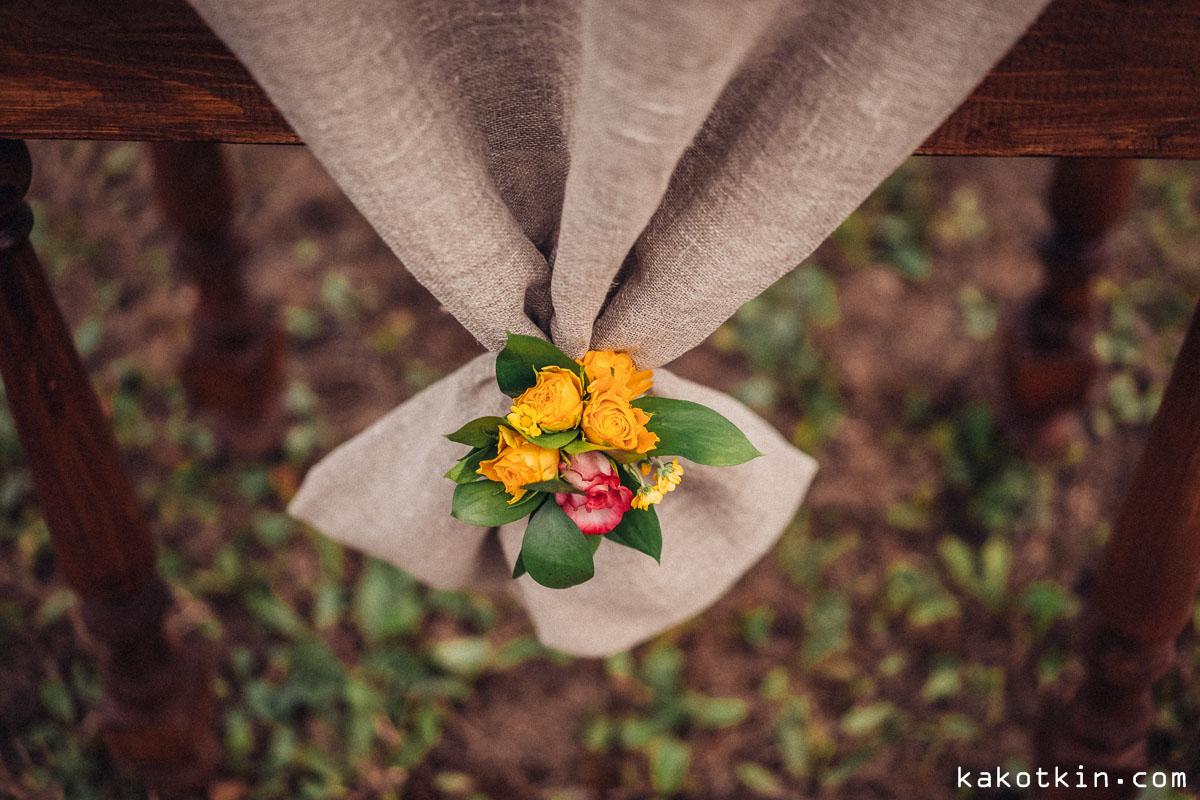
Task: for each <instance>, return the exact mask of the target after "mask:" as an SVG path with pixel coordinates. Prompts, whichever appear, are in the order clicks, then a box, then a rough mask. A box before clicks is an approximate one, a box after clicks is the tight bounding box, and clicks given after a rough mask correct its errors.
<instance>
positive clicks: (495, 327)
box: [192, 0, 1045, 655]
mask: <svg viewBox="0 0 1200 800" xmlns="http://www.w3.org/2000/svg"><path fill="white" fill-rule="evenodd" d="M192 2H193V4H194V5H195V6H196V8H197V9H198V10H199V12H200V13H201V15H202V16H203V17H204V19H205V20H206V21H207V22H208V24H209V25H210V26H211V27H212V28H213V29H214V30H215V31H216V32H217V34H218V35H219V36H221V38H223V39H224V40H225V42H226V43H227V44H228V45H229V46H230V48H231V49H232V50H233V52H234V53H235V54H236V55H237V56H238V57H239V58H240V59H241V60H242V61H243V62H244V63H245V64H246V65H247V67H248V68H249V69H250V70H251V72H252V73H253V74H254V75H255V77H256V78H257V79H258V81H259V82H260V83H261V84H262V86H263V88H264V89H265V90H266V92H267V94H268V95H270V97H271V99H272V100H273V101H274V102H275V103H276V104H277V105H278V106H279V108H280V110H281V111H282V112H283V114H284V115H285V116H286V117H287V119H288V121H289V122H290V123H291V124H292V125H293V126H294V128H295V129H296V131H297V132H298V133H299V134H300V135H301V136H302V137H303V138H304V140H305V142H307V143H308V145H309V147H310V148H311V149H312V151H313V152H314V153H315V154H316V156H317V157H318V158H319V159H320V160H321V161H322V163H323V164H324V165H325V167H326V168H327V169H328V170H329V173H330V174H331V175H332V176H333V178H334V179H335V180H336V181H337V182H338V183H339V184H340V185H341V187H342V189H343V190H344V191H345V192H346V194H347V195H348V196H349V197H350V199H351V200H352V201H353V202H354V203H355V204H356V205H357V206H358V208H359V209H360V210H361V211H362V213H363V214H364V215H365V216H366V217H367V219H368V220H369V221H370V222H371V223H372V224H373V225H374V226H375V228H376V230H378V232H379V233H380V235H381V236H382V237H383V238H384V240H385V241H386V242H387V243H388V244H389V245H390V246H391V248H392V249H393V250H394V251H395V252H396V254H397V255H398V256H399V257H400V259H401V261H402V262H403V263H404V265H405V266H406V267H407V268H408V269H409V270H410V271H411V272H412V273H413V275H415V276H416V277H417V278H418V279H419V280H420V281H421V282H422V283H423V284H424V285H425V286H427V287H428V288H429V289H430V291H432V292H433V294H434V295H435V296H436V297H437V298H438V299H439V300H440V301H441V302H442V303H443V304H444V305H445V307H446V308H447V309H448V310H449V311H450V312H451V313H453V314H454V315H455V316H456V317H457V318H458V319H459V320H460V321H461V322H462V324H463V325H465V326H466V327H467V328H468V329H469V330H470V331H471V332H472V333H473V334H474V335H475V336H476V338H478V339H479V341H480V342H482V343H483V344H484V345H486V346H487V347H489V348H491V349H492V350H497V349H499V348H500V347H501V346H503V343H504V338H505V332H506V331H513V332H516V333H524V334H532V335H546V334H549V335H550V338H551V339H552V340H553V341H554V342H555V343H556V344H557V345H558V346H559V347H561V348H562V349H563V350H565V351H566V352H567V353H568V354H570V355H573V356H579V355H581V354H582V353H583V351H584V350H586V349H588V348H589V347H591V348H593V349H620V350H625V351H627V352H629V353H631V354H632V355H633V357H634V359H635V361H636V362H637V363H638V365H639V366H640V367H643V368H646V367H651V368H653V367H658V366H659V365H661V364H663V363H665V362H667V361H669V360H671V359H672V358H674V357H676V356H678V355H680V354H681V353H683V352H685V351H687V350H688V349H690V348H691V347H693V346H695V345H696V344H697V343H699V342H700V341H701V340H702V339H703V338H704V337H705V336H707V335H708V334H709V333H710V332H711V331H712V330H713V329H715V328H716V327H717V326H718V325H719V324H720V323H721V322H722V321H723V320H725V319H726V318H727V317H729V315H730V314H732V313H733V312H734V311H735V310H736V309H737V307H738V306H739V305H741V304H742V303H743V302H745V301H746V300H749V299H750V298H752V297H754V296H755V295H756V294H758V293H759V292H760V291H762V290H763V289H764V288H766V287H767V286H768V285H770V284H771V283H772V282H773V281H775V280H776V279H777V278H779V277H780V276H781V275H783V274H784V273H785V272H787V271H788V270H790V269H792V268H793V267H794V266H796V264H798V263H799V262H800V261H801V260H802V259H803V258H804V257H805V256H806V255H807V254H808V253H809V252H810V251H811V250H812V249H813V248H814V247H815V246H816V245H817V244H818V243H819V242H820V241H821V240H822V239H823V238H824V237H825V236H826V235H828V233H829V232H830V231H831V230H832V229H833V228H834V227H835V226H836V225H837V224H838V222H840V221H841V220H842V219H843V218H844V217H845V216H846V215H847V214H849V213H850V212H851V211H852V210H853V209H854V208H855V206H856V205H858V203H860V202H861V201H862V200H863V198H865V197H866V195H867V194H868V193H869V192H870V191H871V190H872V189H873V188H874V187H875V186H876V185H877V184H878V183H879V182H880V181H881V180H882V179H883V178H884V177H886V176H887V175H888V174H889V173H890V172H891V171H892V170H893V169H894V168H895V167H896V166H897V165H898V164H899V162H900V161H901V160H903V159H904V157H905V156H907V155H908V154H909V153H911V152H912V151H913V149H915V148H916V146H917V145H919V144H920V143H921V141H922V140H923V139H924V138H925V137H926V136H927V135H928V134H929V133H930V132H932V131H933V130H934V128H936V126H937V125H938V123H939V122H940V121H941V120H942V119H944V118H945V117H946V116H947V115H948V114H949V112H950V111H952V110H953V109H954V107H955V106H956V105H957V104H958V103H959V102H960V100H961V99H962V98H963V97H964V96H965V95H966V94H967V93H968V92H969V91H970V90H971V89H972V88H973V87H974V85H975V84H976V83H977V82H978V81H979V79H980V78H981V77H982V76H983V75H984V74H985V73H986V71H987V70H988V68H989V67H990V66H991V65H992V64H993V63H994V62H995V61H996V60H998V59H999V58H1000V56H1001V55H1003V53H1004V52H1005V50H1006V49H1007V48H1008V47H1009V46H1010V44H1011V43H1012V42H1013V41H1014V40H1015V39H1016V38H1017V37H1018V36H1019V35H1020V33H1021V32H1022V31H1023V30H1024V29H1025V28H1026V27H1027V26H1028V25H1029V24H1030V23H1031V22H1032V20H1033V19H1034V17H1035V15H1036V13H1037V12H1038V11H1039V10H1040V9H1041V7H1042V6H1043V5H1044V3H1045V0H1006V2H995V0H842V1H841V2H837V1H836V0H796V1H795V2H781V1H780V0H754V1H747V2H736V1H735V0H465V1H464V2H454V1H453V0H192ZM543 332H544V333H543ZM493 363H494V358H493V357H492V356H490V355H489V356H481V357H480V358H478V359H476V360H475V361H473V362H471V363H470V364H468V365H467V366H465V367H463V368H462V369H461V370H459V371H457V372H455V373H454V374H452V375H450V376H449V377H448V378H446V379H444V380H442V381H441V382H439V383H437V384H435V385H434V386H432V387H430V388H429V389H426V390H425V391H423V392H422V393H420V394H419V395H417V396H416V397H414V398H412V399H411V400H410V401H408V402H407V403H405V404H404V405H402V406H400V407H399V408H397V409H396V410H395V411H393V412H392V413H390V414H389V415H387V416H386V417H385V418H383V419H382V420H380V421H379V422H378V423H376V424H375V425H374V426H372V427H371V428H369V429H368V430H367V431H365V432H363V433H362V434H360V435H359V436H358V437H356V438H355V439H353V440H351V441H350V442H348V443H346V444H344V445H342V446H341V447H340V448H338V449H337V450H336V451H334V453H332V454H331V455H330V456H329V457H328V458H326V459H325V460H324V461H322V462H321V463H320V464H318V465H317V466H316V467H315V468H314V469H313V470H312V471H311V472H310V473H309V475H308V476H307V477H306V479H305V482H304V485H303V487H302V488H301V490H300V493H299V494H298V496H297V497H296V498H295V501H294V502H293V504H292V506H291V509H290V510H291V511H292V513H293V514H295V515H296V516H298V517H300V518H301V519H304V520H306V521H308V522H310V523H311V524H313V525H314V526H316V527H317V528H319V529H321V530H323V531H325V532H326V533H328V534H329V535H330V536H332V537H333V538H335V539H337V540H339V541H341V542H344V543H345V544H348V545H352V546H354V547H357V548H360V549H362V550H365V551H367V552H369V553H373V554H375V555H378V556H380V557H382V558H385V559H388V560H390V561H392V562H394V563H396V564H398V565H400V566H402V567H404V568H405V569H407V570H410V571H411V572H413V573H414V574H415V575H417V576H418V577H419V578H421V579H423V580H425V581H427V582H429V583H431V584H434V585H436V586H443V587H467V586H476V587H485V586H494V585H504V584H505V583H506V582H507V581H508V577H507V576H508V574H509V572H510V570H511V567H512V564H513V563H514V562H515V559H516V556H517V553H518V552H519V549H520V538H521V532H522V530H523V527H524V522H521V523H517V524H513V525H508V526H505V527H504V528H503V529H500V530H499V531H498V532H496V531H491V532H489V531H487V530H485V529H482V528H475V527H471V526H468V525H465V524H462V523H460V522H458V521H456V520H454V519H452V518H451V517H450V497H451V494H452V491H453V484H451V482H450V481H448V480H445V479H443V478H442V477H441V475H442V474H443V473H444V472H445V470H446V469H448V468H449V467H450V465H451V464H452V463H453V462H454V460H455V459H456V458H457V457H459V456H460V455H462V454H463V453H464V452H465V448H463V447H461V446H459V445H454V444H452V443H450V442H447V441H446V440H444V439H441V438H440V434H443V433H446V432H448V431H451V430H454V429H455V428H457V427H458V426H459V425H460V424H461V423H463V422H465V421H467V420H469V419H471V418H473V417H476V416H479V415H482V414H493V413H503V412H504V411H506V402H505V398H504V397H503V396H502V395H500V393H499V390H498V389H497V388H496V385H495V381H494V378H493ZM656 375H657V378H658V385H657V387H656V389H655V391H656V392H657V393H659V394H661V395H663V396H669V397H678V398H682V399H688V400H694V401H697V402H701V403H704V404H706V405H709V406H711V407H713V408H715V409H716V410H718V411H720V412H721V413H723V414H725V415H726V416H727V417H729V418H730V419H731V420H732V421H733V422H734V423H735V424H737V425H738V426H739V427H740V428H741V429H742V430H743V431H744V432H745V433H746V434H747V435H748V436H749V438H750V440H751V441H752V442H753V443H754V444H755V445H756V446H757V447H758V448H759V449H760V450H761V451H763V452H764V453H765V454H766V455H765V457H764V458H760V459H756V460H754V461H752V462H749V463H747V464H744V465H741V466H738V467H730V468H721V469H717V468H708V467H699V466H692V465H688V466H687V473H686V476H685V478H684V481H683V484H682V486H681V487H680V490H679V491H677V492H675V493H673V494H672V495H670V496H669V497H668V498H667V500H666V501H665V502H664V503H662V504H661V505H660V506H659V509H660V516H661V520H662V527H663V557H662V565H661V566H659V565H656V564H655V563H654V562H653V561H652V560H651V559H650V558H648V557H647V556H645V555H642V554H640V553H637V552H635V551H633V550H630V549H628V548H624V547H621V546H618V545H614V544H612V543H611V542H605V543H604V545H603V546H602V547H601V548H600V549H599V551H598V552H597V554H596V577H595V578H594V579H592V580H591V581H590V582H588V583H585V584H583V585H581V586H577V587H574V588H571V589H567V590H551V589H545V588H543V587H541V586H538V585H537V584H535V583H533V582H532V580H531V579H530V578H529V577H528V576H525V577H523V578H521V579H520V580H518V581H517V582H515V586H516V589H517V591H518V592H519V593H520V596H521V598H522V600H523V602H524V603H525V605H526V607H527V608H528V609H529V613H530V614H531V616H532V618H533V622H534V624H535V626H536V629H537V631H538V635H539V636H540V637H541V638H542V640H543V641H544V642H545V643H547V644H549V645H552V646H554V647H558V648H561V649H563V650H566V651H569V652H572V653H576V654H581V655H602V654H606V653H611V652H614V651H617V650H621V649H624V648H627V647H630V646H632V645H634V644H636V643H638V642H640V641H642V640H644V639H646V638H648V637H650V636H652V635H654V634H655V633H657V632H659V631H661V630H663V629H664V628H666V627H668V626H670V625H673V624H675V623H676V622H679V621H681V620H683V619H686V618H688V617H690V616H692V615H694V614H695V613H697V612H699V611H701V610H702V609H704V608H706V607H707V606H708V605H710V604H711V603H712V602H713V601H714V600H715V599H716V598H717V597H719V596H720V594H721V593H723V592H724V591H725V590H726V589H728V588H729V586H730V585H731V584H732V583H733V582H734V581H735V580H736V579H737V578H738V577H739V576H740V575H741V574H742V573H743V572H744V571H745V570H746V569H747V568H749V567H750V565H752V564H753V563H754V562H755V561H756V560H757V559H758V558H760V557H761V556H762V555H763V553H765V552H766V551H767V550H768V549H769V547H770V546H771V544H772V543H773V542H774V541H775V540H776V538H777V537H778V535H779V533H780V532H781V531H782V529H783V527H784V526H785V525H787V523H788V521H789V520H790V519H791V517H792V515H793V514H794V513H795V510H796V508H797V507H798V505H799V502H800V499H801V498H802V496H803V494H804V492H805V491H806V489H807V486H808V483H809V481H810V480H811V478H812V475H813V472H814V470H815V464H814V462H813V461H812V460H811V459H810V458H809V457H807V456H805V455H803V454H802V453H799V452H798V451H796V450H794V449H793V448H792V447H791V446H790V445H788V444H787V443H786V442H785V441H784V440H783V439H782V437H780V436H779V435H778V434H777V433H776V432H775V431H774V430H773V429H772V428H771V427H770V426H769V425H767V424H766V423H765V422H763V421H762V420H761V419H759V418H757V417H756V416H754V415H753V414H752V413H751V412H749V411H748V410H747V409H746V408H744V407H743V406H741V405H740V404H739V403H737V402H736V401H734V400H732V399H731V398H729V397H727V396H725V395H722V394H720V393H718V392H715V391H713V390H711V389H706V388H704V387H702V386H698V385H696V384H693V383H690V382H688V381H684V380H682V379H680V378H677V377H675V376H672V375H671V374H669V373H668V372H666V371H663V370H657V371H656Z"/></svg>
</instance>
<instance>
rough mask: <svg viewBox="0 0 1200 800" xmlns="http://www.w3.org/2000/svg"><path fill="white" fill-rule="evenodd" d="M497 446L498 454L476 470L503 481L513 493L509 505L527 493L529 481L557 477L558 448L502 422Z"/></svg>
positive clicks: (484, 475)
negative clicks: (550, 447)
mask: <svg viewBox="0 0 1200 800" xmlns="http://www.w3.org/2000/svg"><path fill="white" fill-rule="evenodd" d="M498 447H499V450H498V451H497V453H496V457H495V458H491V459H488V460H487V461H483V462H481V463H480V464H479V469H478V470H477V471H478V472H479V474H480V475H482V476H483V477H485V478H487V479H488V480H492V481H496V482H497V483H502V484H504V491H506V492H508V493H509V494H511V495H512V499H511V500H509V501H508V504H509V505H512V504H513V503H515V502H517V501H518V500H520V499H521V498H522V497H524V496H525V491H526V490H525V489H523V488H522V487H523V486H525V485H526V484H528V483H537V482H538V481H548V480H551V479H553V478H556V477H558V450H548V449H546V448H545V447H538V446H537V445H536V444H532V443H530V442H527V441H525V438H524V437H523V436H521V434H519V433H517V432H516V431H513V430H511V429H509V428H506V427H504V426H503V425H501V426H500V442H499V445H498Z"/></svg>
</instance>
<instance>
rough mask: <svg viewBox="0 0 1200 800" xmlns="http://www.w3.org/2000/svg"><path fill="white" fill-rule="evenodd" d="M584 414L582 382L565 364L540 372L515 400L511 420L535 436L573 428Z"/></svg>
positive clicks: (526, 432) (521, 429) (509, 421)
mask: <svg viewBox="0 0 1200 800" xmlns="http://www.w3.org/2000/svg"><path fill="white" fill-rule="evenodd" d="M582 414H583V384H582V383H580V381H579V376H578V375H576V374H575V373H574V372H572V371H571V370H567V369H563V368H562V367H546V368H545V369H543V370H541V371H539V372H538V376H537V383H535V384H534V385H533V386H530V387H529V388H528V389H526V390H525V391H524V392H522V393H521V395H520V396H519V397H517V399H516V400H513V404H512V411H511V413H510V414H509V415H508V424H509V425H512V426H513V428H515V429H516V430H518V431H520V432H521V433H522V434H524V435H525V436H528V437H530V438H533V437H534V436H541V435H542V434H543V433H553V432H556V431H565V430H568V429H569V428H574V427H575V426H576V425H578V424H579V418H580V416H581V415H582Z"/></svg>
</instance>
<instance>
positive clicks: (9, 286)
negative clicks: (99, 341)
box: [0, 140, 219, 791]
mask: <svg viewBox="0 0 1200 800" xmlns="http://www.w3.org/2000/svg"><path fill="white" fill-rule="evenodd" d="M30 176H31V164H30V159H29V151H28V150H27V149H26V147H25V144H24V143H23V142H19V141H2V140H0V373H2V374H3V378H4V387H5V392H6V394H7V397H8V405H9V410H10V412H11V413H12V417H13V420H14V422H15V423H16V428H17V433H18V435H19V436H20V439H21V444H22V446H23V447H24V451H25V457H26V460H27V462H28V464H29V469H30V471H31V472H32V474H33V482H34V486H35V488H36V490H37V495H38V499H39V501H40V503H41V508H42V514H43V515H44V517H45V520H46V526H47V527H48V528H49V530H50V540H51V543H52V544H53V546H54V552H55V556H56V558H57V561H58V565H59V567H60V568H61V569H62V572H63V575H64V576H65V577H66V579H67V582H68V583H69V584H70V585H71V587H72V588H73V589H74V590H75V591H76V592H78V593H79V595H80V596H81V598H82V611H83V620H84V623H85V625H86V627H87V630H88V632H89V634H90V635H91V636H92V637H94V639H95V640H96V644H97V645H98V649H99V651H100V652H99V653H98V655H99V658H100V664H101V673H102V677H103V683H104V697H103V699H102V701H101V707H100V711H101V717H102V722H103V724H102V730H103V735H104V739H105V742H106V743H107V745H108V748H109V750H110V752H111V753H112V755H113V756H114V757H115V758H116V759H117V760H119V761H121V762H124V763H126V764H129V765H131V766H132V767H133V768H134V769H136V770H137V771H138V772H139V773H140V774H141V775H142V776H143V777H145V778H146V779H147V780H148V781H149V782H150V783H151V784H153V785H156V786H158V787H159V788H161V789H164V790H168V791H169V790H171V789H174V788H179V787H184V786H191V785H196V784H197V783H199V782H201V781H202V780H203V779H204V777H205V776H206V775H208V774H209V773H210V772H211V770H212V769H213V767H214V765H215V763H216V761H217V759H218V756H219V750H218V746H217V743H216V739H215V737H214V736H213V734H212V732H211V730H210V726H211V720H212V686H211V664H210V660H209V658H208V657H207V656H206V655H205V651H204V649H203V648H201V647H200V646H199V645H197V644H195V643H192V642H190V641H179V640H176V639H175V638H174V637H172V636H171V635H170V633H169V632H168V631H167V630H166V628H165V626H164V617H165V615H166V614H167V612H168V610H169V609H170V607H171V603H172V598H171V593H170V590H169V589H168V587H167V586H166V584H164V583H163V581H162V579H161V578H160V577H159V576H158V574H157V573H156V571H155V544H154V539H153V537H152V536H151V534H150V530H149V528H148V527H147V525H146V521H145V519H144V517H143V516H142V512H141V510H140V509H139V506H138V502H137V499H136V496H135V494H134V491H133V486H132V484H131V483H130V480H129V477H128V475H127V473H126V471H125V466H124V464H123V463H122V462H121V457H120V455H119V454H118V452H117V445H116V441H115V440H114V439H113V436H112V432H111V430H110V428H109V425H108V421H107V420H106V419H105V418H104V414H103V413H102V411H101V409H100V404H99V401H98V400H97V398H96V395H95V392H94V391H93V390H92V386H91V383H90V382H89V381H88V376H87V373H85V372H84V370H83V367H82V365H81V364H80V362H79V357H78V355H77V354H76V353H75V348H74V346H73V344H72V339H71V334H70V332H69V331H68V330H67V327H66V325H65V323H64V322H63V319H62V316H61V314H60V313H59V311H58V307H57V306H56V305H55V302H54V297H53V295H52V294H51V292H50V288H49V286H48V285H47V283H46V280H45V277H44V276H43V274H42V270H41V266H40V265H39V263H38V260H37V256H36V255H35V254H34V252H33V248H32V247H31V246H30V244H29V240H28V234H29V231H30V228H31V226H32V223H33V214H32V213H31V211H30V208H29V205H28V204H27V203H25V202H24V196H25V192H26V191H27V190H28V188H29V181H30Z"/></svg>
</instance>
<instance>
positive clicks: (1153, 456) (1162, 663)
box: [1039, 307, 1200, 800]
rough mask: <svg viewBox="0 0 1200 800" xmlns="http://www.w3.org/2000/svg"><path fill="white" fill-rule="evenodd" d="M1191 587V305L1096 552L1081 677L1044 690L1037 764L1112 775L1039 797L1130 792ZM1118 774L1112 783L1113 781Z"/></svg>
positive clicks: (1195, 372)
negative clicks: (1118, 505) (1058, 690)
mask: <svg viewBox="0 0 1200 800" xmlns="http://www.w3.org/2000/svg"><path fill="white" fill-rule="evenodd" d="M1197 588H1200V307H1198V308H1197V310H1196V313H1195V315H1194V316H1193V318H1192V323H1191V326H1190V328H1189V329H1188V333H1187V336H1186V337H1185V339H1184V342H1183V348H1182V349H1181V350H1180V352H1179V357H1178V358H1177V359H1176V362H1175V368H1174V371H1173V372H1172V375H1171V380H1170V383H1168V385H1167V390H1166V393H1165V394H1164V395H1163V400H1162V405H1161V406H1160V407H1159V409H1158V413H1157V414H1155V416H1154V420H1153V422H1152V423H1151V424H1150V430H1149V433H1148V435H1147V438H1146V446H1145V449H1144V450H1143V451H1142V456H1141V458H1140V459H1138V463H1137V467H1136V468H1135V470H1134V473H1133V481H1132V483H1131V485H1130V487H1129V493H1128V494H1127V495H1126V498H1125V503H1124V505H1123V506H1122V509H1121V512H1120V514H1119V515H1118V517H1117V521H1116V525H1115V527H1114V528H1113V533H1112V537H1111V538H1110V539H1109V541H1108V544H1107V546H1106V547H1105V550H1104V557H1103V559H1102V561H1101V563H1100V570H1099V573H1098V574H1097V578H1096V581H1095V585H1094V588H1093V591H1092V596H1091V598H1090V600H1089V605H1088V613H1087V615H1086V618H1085V619H1086V622H1085V627H1084V631H1083V641H1082V651H1083V652H1082V654H1083V658H1084V666H1085V675H1084V678H1083V680H1082V682H1081V683H1080V684H1079V685H1077V686H1075V687H1073V688H1070V689H1068V690H1067V691H1065V692H1064V693H1062V694H1058V695H1050V696H1048V697H1047V699H1046V702H1045V704H1044V705H1043V709H1042V717H1041V722H1040V730H1039V766H1042V767H1044V768H1050V767H1051V766H1054V765H1060V766H1063V767H1064V768H1069V769H1071V770H1074V769H1075V767H1076V766H1077V765H1080V764H1082V765H1083V767H1084V771H1085V774H1089V775H1090V774H1091V772H1092V771H1093V770H1106V771H1108V772H1109V773H1110V786H1109V788H1108V789H1107V790H1103V789H1101V790H1094V791H1085V790H1082V789H1069V790H1063V791H1062V792H1061V793H1059V794H1056V793H1054V792H1053V791H1051V792H1049V793H1046V794H1044V795H1042V796H1043V797H1044V798H1059V797H1062V798H1068V797H1069V798H1075V799H1076V800H1091V799H1092V798H1106V799H1108V798H1127V797H1133V796H1134V794H1135V789H1134V787H1133V786H1132V781H1131V779H1130V772H1131V771H1132V770H1135V769H1138V768H1140V767H1142V766H1143V765H1144V764H1145V759H1146V753H1145V737H1146V734H1147V732H1148V731H1149V729H1150V725H1151V723H1152V721H1153V712H1154V707H1153V703H1152V700H1151V695H1150V690H1151V687H1152V685H1153V683H1154V682H1155V681H1156V680H1157V679H1158V678H1159V677H1161V676H1162V675H1163V674H1164V673H1165V672H1166V670H1167V669H1168V668H1169V667H1170V665H1171V661H1172V659H1173V657H1174V642H1175V638H1176V637H1177V636H1178V635H1179V634H1180V632H1181V631H1182V630H1183V628H1184V625H1186V624H1187V622H1188V621H1189V620H1190V619H1191V618H1192V609H1193V606H1194V604H1195V601H1196V590H1197ZM1118 780H1121V781H1122V783H1118V782H1117V781H1118Z"/></svg>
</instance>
